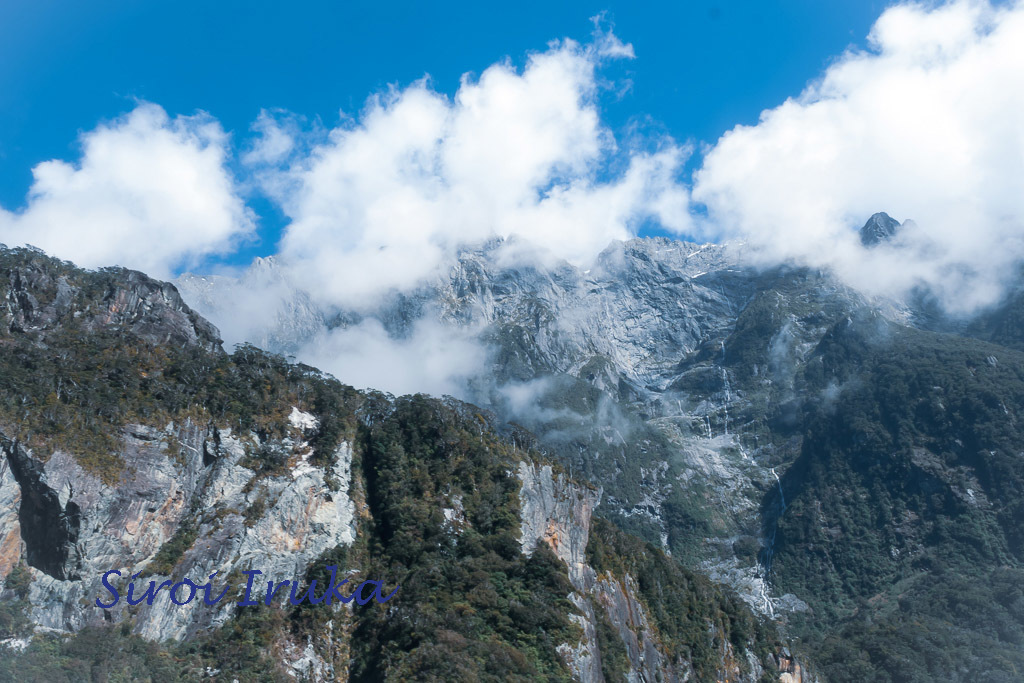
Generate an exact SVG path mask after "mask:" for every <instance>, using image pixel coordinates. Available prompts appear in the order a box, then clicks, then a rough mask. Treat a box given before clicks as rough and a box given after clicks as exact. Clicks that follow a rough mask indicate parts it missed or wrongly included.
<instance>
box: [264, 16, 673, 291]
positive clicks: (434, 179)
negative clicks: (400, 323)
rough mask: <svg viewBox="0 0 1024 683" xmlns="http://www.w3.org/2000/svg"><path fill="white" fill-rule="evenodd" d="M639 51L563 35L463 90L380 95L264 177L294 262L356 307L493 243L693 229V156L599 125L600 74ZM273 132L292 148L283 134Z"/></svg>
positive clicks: (558, 244) (558, 253)
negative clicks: (686, 174)
mask: <svg viewBox="0 0 1024 683" xmlns="http://www.w3.org/2000/svg"><path fill="white" fill-rule="evenodd" d="M631 56H632V47H631V46H629V45H625V44H623V43H622V42H621V41H619V40H618V39H617V38H615V37H614V36H613V35H611V34H608V33H600V32H598V33H597V34H596V35H595V39H594V42H593V43H592V44H590V45H587V46H583V45H580V44H577V43H575V42H573V41H569V40H566V41H563V42H556V43H552V44H551V45H550V47H549V49H548V50H547V51H545V52H543V53H539V54H534V55H532V56H530V57H529V59H528V61H527V64H526V65H525V67H524V68H523V69H522V70H517V69H516V68H515V67H513V66H512V65H511V64H510V63H508V62H502V63H498V64H495V65H493V66H491V67H490V68H488V69H486V70H485V71H484V72H483V73H482V74H481V75H480V77H479V78H478V79H476V80H473V79H471V78H470V77H469V76H465V77H463V79H462V82H461V85H460V87H459V89H458V92H457V93H456V94H455V96H454V98H453V99H448V98H446V97H445V96H443V95H441V94H439V93H437V92H436V91H434V90H433V89H432V88H431V87H430V85H429V83H428V82H427V81H426V80H424V81H420V82H418V83H415V84H413V85H412V86H410V87H408V88H406V89H404V90H398V89H393V90H391V91H390V92H388V93H386V94H384V95H380V96H378V97H375V98H371V100H370V101H369V102H368V104H367V107H366V110H365V111H364V112H363V114H362V115H361V116H360V117H359V119H358V120H349V121H347V122H346V123H345V124H344V125H342V126H340V127H338V128H336V129H334V130H332V131H330V133H329V138H328V139H327V141H325V142H323V143H322V144H319V145H316V146H314V147H312V149H311V151H310V152H309V153H308V154H299V155H297V157H296V158H295V159H294V160H293V163H292V164H291V166H290V167H289V168H288V169H287V170H285V171H282V172H275V171H269V172H268V171H266V170H262V171H257V172H258V173H260V175H261V177H262V178H263V179H264V184H265V187H266V188H267V189H268V191H269V192H271V193H272V194H273V195H275V196H276V197H277V198H278V200H279V201H280V202H281V204H282V206H283V207H284V209H285V211H286V213H287V214H288V216H289V217H290V218H291V224H290V225H289V226H288V228H287V232H286V234H285V236H284V239H283V241H282V249H281V253H280V256H281V259H282V261H283V262H284V263H285V264H286V265H290V266H291V267H292V268H293V270H294V272H295V275H296V277H297V278H298V279H299V280H300V282H301V283H302V284H304V285H305V287H306V288H307V289H308V290H309V291H311V292H315V293H316V295H317V296H318V297H320V298H321V300H322V302H324V303H327V304H332V305H344V306H349V307H352V306H356V307H359V306H371V305H372V304H373V301H374V299H375V297H377V296H378V295H380V294H382V293H384V292H386V291H387V290H389V289H392V288H395V289H408V288H410V287H412V286H414V285H415V284H416V283H418V282H420V281H421V280H422V279H423V278H425V277H427V276H429V275H431V274H433V273H434V272H436V269H437V268H438V267H439V266H440V265H441V264H442V263H444V262H445V261H446V259H448V258H450V257H451V256H452V254H453V253H454V250H455V248H456V247H457V246H459V245H460V244H467V243H477V242H481V241H484V240H486V239H489V238H491V237H494V236H501V237H509V236H512V235H515V236H518V237H520V238H522V239H524V240H526V241H528V242H530V243H532V244H534V245H536V246H537V247H539V248H540V249H541V250H544V251H547V252H549V253H550V254H551V255H552V256H555V257H559V258H565V259H568V260H569V261H572V262H575V263H578V264H579V263H584V262H587V261H589V260H590V259H592V258H593V257H594V256H596V254H597V253H599V252H600V251H601V250H602V249H604V248H605V247H606V246H607V245H608V243H609V242H610V241H611V240H613V239H625V238H628V237H631V236H632V235H633V234H635V230H636V226H637V225H638V224H639V223H640V222H641V221H643V220H645V219H648V218H652V217H653V218H655V219H657V220H659V221H661V222H662V223H663V224H664V225H665V226H666V227H668V228H669V229H672V230H676V231H679V232H682V231H686V230H688V229H689V228H690V218H689V214H688V212H687V204H688V196H687V192H686V189H685V188H684V187H683V186H682V185H680V184H679V183H678V181H677V179H676V174H677V173H678V171H679V168H680V166H681V164H682V163H683V162H684V161H685V157H686V155H687V153H688V150H686V149H683V148H681V147H679V146H678V145H676V144H675V143H673V142H672V141H671V140H661V141H658V143H657V144H656V145H655V146H656V147H657V148H658V151H654V152H647V151H640V150H632V149H625V150H624V149H620V148H619V147H618V146H617V144H616V141H615V139H614V138H613V136H612V134H611V133H610V131H609V130H608V129H607V128H605V127H604V126H602V124H601V121H600V116H599V113H598V110H597V106H596V97H597V93H598V90H599V85H598V83H597V80H596V78H595V69H596V67H597V65H598V64H599V63H600V62H601V60H603V59H607V58H628V57H631ZM264 134H265V136H266V140H267V142H266V144H265V145H264V146H265V147H272V148H275V149H276V148H278V147H280V145H278V144H277V143H276V142H275V140H277V139H278V135H279V131H278V129H276V128H274V127H272V126H268V127H267V128H266V129H265V130H264ZM257 149H263V146H261V147H258V148H257ZM613 166H614V167H615V168H621V169H623V170H621V171H617V172H613V171H612V170H611V169H612V168H613Z"/></svg>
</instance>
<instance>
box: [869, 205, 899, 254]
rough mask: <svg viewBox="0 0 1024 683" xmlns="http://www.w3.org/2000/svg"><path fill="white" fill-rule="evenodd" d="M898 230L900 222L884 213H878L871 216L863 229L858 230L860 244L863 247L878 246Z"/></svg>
mask: <svg viewBox="0 0 1024 683" xmlns="http://www.w3.org/2000/svg"><path fill="white" fill-rule="evenodd" d="M899 229H900V222H899V221H898V220H896V219H895V218H893V217H892V216H890V215H889V214H887V213H885V212H884V211H879V212H878V213H876V214H874V215H873V216H871V218H869V219H868V222H867V223H865V224H864V227H862V228H861V229H860V243H861V244H863V245H864V246H865V247H871V246H874V245H876V244H880V243H881V242H884V241H885V240H887V239H889V238H890V237H892V236H893V235H895V234H896V231H897V230H899Z"/></svg>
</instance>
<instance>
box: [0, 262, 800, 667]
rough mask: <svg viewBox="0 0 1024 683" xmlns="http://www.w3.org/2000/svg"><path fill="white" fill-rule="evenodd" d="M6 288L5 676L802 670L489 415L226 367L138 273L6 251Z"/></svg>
mask: <svg viewBox="0 0 1024 683" xmlns="http://www.w3.org/2000/svg"><path fill="white" fill-rule="evenodd" d="M0 293H2V300H3V302H4V304H3V307H2V309H0V311H2V313H0V314H2V316H3V320H2V324H0V376H2V377H3V378H4V381H3V382H2V383H0V450H2V459H0V501H2V505H0V576H2V577H3V584H2V589H0V639H2V644H0V647H2V648H4V653H3V656H2V657H0V680H19V681H23V680H33V681H62V680H68V681H71V680H83V679H97V680H110V679H117V680H142V679H145V680H179V679H187V680H193V679H195V678H200V677H204V678H205V677H208V678H211V679H214V680H291V679H294V678H296V677H298V678H305V679H310V680H334V679H351V680H366V681H370V680H385V679H386V680H392V679H394V680H406V679H410V678H418V679H426V680H437V679H451V678H453V677H457V678H460V679H474V680H475V679H480V680H537V679H556V680H568V679H577V680H584V681H597V680H619V679H623V678H627V679H629V680H656V679H657V680H728V681H762V680H776V679H778V678H779V676H782V677H783V678H784V679H785V680H789V681H796V680H807V676H806V675H805V674H804V670H803V668H802V667H801V666H800V665H799V664H798V663H797V662H796V661H794V659H793V656H792V655H791V654H790V651H789V649H788V648H787V647H786V645H785V643H784V641H783V640H782V638H781V637H780V636H779V634H778V633H777V631H776V628H775V626H774V625H773V624H772V623H771V622H767V621H764V620H762V619H760V618H758V617H757V616H756V615H755V614H754V613H753V612H752V611H751V610H750V609H749V607H748V606H747V605H746V604H745V603H744V602H743V601H742V600H741V599H739V598H738V597H737V596H736V595H735V594H734V593H733V592H732V591H731V590H730V589H728V588H726V587H723V586H721V585H719V584H716V583H715V582H713V581H711V580H709V578H707V577H706V576H705V575H703V574H701V573H700V572H699V571H695V570H694V569H692V568H688V567H686V566H684V565H683V564H681V563H679V562H677V561H676V560H674V559H672V558H670V557H668V556H667V555H666V554H665V553H664V552H663V551H662V550H661V548H659V547H657V546H655V545H652V544H650V543H647V542H645V541H644V540H642V539H639V538H637V537H635V536H632V535H630V534H628V533H626V532H624V531H623V530H621V529H620V528H619V527H618V526H616V524H614V523H613V521H610V519H608V518H603V517H596V516H595V512H598V513H601V512H602V511H603V510H604V507H605V501H606V499H607V498H606V494H605V493H604V491H603V490H602V488H601V486H600V485H595V484H593V483H588V482H586V481H581V480H578V479H576V478H574V476H571V475H570V473H569V472H567V471H566V469H565V468H564V467H563V466H561V465H559V464H558V463H557V462H552V461H551V459H550V456H546V455H544V454H543V453H541V452H540V451H539V450H537V448H535V447H534V444H536V443H537V440H536V438H535V437H534V436H532V435H531V434H529V433H528V432H526V431H525V430H524V429H523V428H522V427H521V426H518V425H512V424H508V423H507V422H505V421H504V420H502V419H501V418H499V417H498V416H497V415H496V414H494V413H493V412H491V411H488V410H486V409H482V408H477V407H475V406H473V405H471V404H468V403H463V402H460V401H456V400H454V399H443V400H441V399H434V398H428V397H426V396H422V395H417V396H408V397H403V398H397V399H396V398H393V397H391V396H389V395H385V394H381V393H379V392H374V391H356V390H354V389H352V388H351V387H348V386H345V385H343V384H341V383H340V382H338V381H337V380H335V379H333V378H332V377H330V376H327V375H325V374H324V373H322V372H320V371H318V370H316V369H314V368H312V367H309V366H305V365H301V364H294V363H291V362H288V361H287V360H285V359H284V358H282V357H281V356H277V355H274V354H271V353H268V352H265V351H262V350H260V349H258V348H256V347H254V346H251V345H242V346H240V347H238V348H237V349H236V350H235V351H234V352H233V353H231V354H228V353H226V352H225V351H224V350H223V349H222V347H221V344H220V339H219V332H218V330H217V329H216V328H215V327H214V326H213V325H211V324H210V323H209V322H207V321H206V320H205V319H203V318H202V317H200V316H199V315H197V314H196V313H195V312H193V311H192V310H191V309H190V308H189V307H188V306H187V305H185V303H184V302H183V300H182V298H181V297H180V296H179V295H178V292H177V290H176V289H175V287H173V286H171V285H169V284H166V283H161V282H157V281H155V280H152V279H150V278H148V277H146V276H145V275H143V274H141V273H137V272H133V271H128V270H124V269H120V268H109V269H102V270H99V271H84V270H81V269H78V268H76V267H74V266H73V265H72V264H70V263H67V262H61V261H58V260H56V259H52V258H49V257H47V256H45V255H44V254H42V253H40V252H38V251H35V250H31V249H15V250H9V249H2V250H0ZM644 425H645V423H643V422H640V423H638V426H640V427H642V428H645V429H646V428H647V427H645V426H644ZM654 433H655V432H654V431H653V430H652V431H651V434H654ZM652 443H653V442H652ZM668 447H669V446H668V441H667V440H666V441H664V443H662V442H659V444H658V445H657V448H668ZM642 448H646V446H643V447H642ZM650 448H652V449H654V448H655V446H654V445H651V446H650ZM657 452H661V451H657ZM630 467H633V465H630ZM613 509H616V507H615V506H613ZM618 516H619V517H622V518H626V517H623V515H622V514H621V513H620V514H619V515H618ZM609 517H614V515H610V516H609ZM253 570H259V571H260V572H262V574H258V575H257V574H254V573H253ZM113 571H118V572H120V575H119V578H113V579H111V580H113V582H114V583H113V584H108V583H104V582H105V581H106V580H107V579H110V578H111V574H110V572H113ZM342 576H344V577H345V578H347V579H350V580H351V583H350V585H355V584H356V582H357V581H358V582H364V581H367V580H369V581H378V582H380V583H379V584H370V585H376V587H377V588H378V589H380V590H381V592H380V593H377V594H376V597H377V599H375V600H369V601H368V602H367V603H366V604H357V603H356V602H348V603H347V604H338V602H337V601H335V602H333V603H329V604H324V603H321V604H318V605H312V604H310V603H309V602H304V603H303V602H302V600H301V597H302V596H303V595H306V593H301V592H300V593H299V596H300V600H299V602H300V603H302V604H298V605H295V604H293V603H291V602H290V601H289V602H286V601H285V598H284V597H283V594H280V595H281V596H282V597H278V598H277V600H278V601H277V602H274V603H273V604H272V605H269V606H268V605H264V604H255V605H238V604H237V603H238V602H246V599H245V596H246V595H247V592H246V582H247V581H251V582H252V594H253V595H255V596H258V597H257V602H258V601H260V598H262V597H263V596H266V595H269V596H270V597H268V598H267V599H268V600H272V599H273V597H274V596H275V595H279V594H277V593H274V592H269V593H268V590H267V589H268V588H269V585H268V584H267V583H265V582H266V581H268V580H273V581H275V582H279V581H282V580H286V581H290V582H293V583H294V585H293V586H292V591H293V593H292V596H293V597H294V591H295V588H296V587H298V586H301V587H302V588H301V590H307V589H308V593H309V594H312V595H313V596H314V597H316V596H317V594H319V595H320V598H321V599H323V598H324V597H325V596H327V595H328V594H329V592H328V591H327V590H326V587H327V586H331V585H334V584H335V583H336V582H337V581H338V580H340V579H341V577H342ZM185 579H189V580H190V581H192V582H193V583H195V584H200V588H201V587H202V585H206V586H207V587H208V588H207V590H206V594H205V599H206V600H208V599H209V598H210V595H211V590H210V589H212V593H213V594H216V593H218V592H219V589H220V588H221V587H224V588H226V589H228V592H227V593H226V595H227V598H226V602H224V603H221V604H219V605H213V606H209V605H207V604H203V603H201V602H199V601H198V600H199V599H198V598H196V599H195V600H192V601H186V604H178V602H177V601H178V600H179V599H180V598H182V597H183V595H182V594H183V593H185V590H181V589H188V587H189V584H188V583H186V582H185ZM313 581H316V582H317V585H318V586H320V588H314V587H313V586H312V585H311V584H312V582H313ZM129 583H131V584H132V586H133V588H134V589H136V590H135V593H134V594H135V595H136V596H138V593H139V592H143V591H146V588H147V587H148V588H149V590H150V591H152V590H154V588H155V589H156V590H157V592H156V594H155V596H154V595H153V593H150V592H145V593H144V595H149V596H151V597H153V599H152V600H140V601H138V604H132V605H129V604H128V602H127V596H126V594H125V589H126V588H127V584H129ZM163 585H167V586H168V587H169V589H170V590H169V591H164V592H163V593H161V592H159V588H156V587H157V586H161V587H162V586H163ZM111 586H112V587H113V589H114V590H111ZM321 589H325V590H324V592H323V593H321ZM115 591H118V593H117V594H116V596H115V594H114V592H115ZM391 591H394V592H393V594H392V593H391ZM199 592H200V593H202V590H200V591H199ZM342 592H343V593H347V592H348V591H347V590H344V591H342ZM384 594H388V598H387V599H385V600H383V601H382V600H381V599H380V598H381V597H384ZM176 596H177V597H176ZM115 597H116V598H117V599H116V600H115V599H114V598H115ZM371 597H372V596H371ZM101 600H102V601H107V604H108V605H110V606H109V607H104V605H101V604H98V603H99V602H100V601H101ZM172 600H174V601H175V602H172ZM214 602H216V600H215V601H214Z"/></svg>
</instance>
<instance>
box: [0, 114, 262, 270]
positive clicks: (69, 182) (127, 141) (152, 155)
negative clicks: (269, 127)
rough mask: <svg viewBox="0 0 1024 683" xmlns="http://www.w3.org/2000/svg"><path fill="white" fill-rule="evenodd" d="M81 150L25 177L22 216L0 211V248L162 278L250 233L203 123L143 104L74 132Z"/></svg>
mask: <svg viewBox="0 0 1024 683" xmlns="http://www.w3.org/2000/svg"><path fill="white" fill-rule="evenodd" d="M81 145H82V155H81V159H80V160H79V161H78V163H77V164H70V163H67V162H64V161H57V160H54V161H47V162H44V163H41V164H39V165H38V166H36V167H35V168H34V169H33V171H32V172H33V177H34V181H33V183H32V187H31V189H30V191H29V196H28V200H27V205H26V207H25V208H24V210H22V211H19V212H16V213H15V212H10V211H5V210H3V209H0V241H2V242H5V243H7V244H9V245H12V246H14V245H20V244H26V243H28V244H32V245H35V246H37V247H40V248H41V249H44V250H45V251H47V252H49V253H51V254H55V255H57V256H60V257H63V258H66V259H70V260H73V261H75V262H76V263H77V264H79V265H81V266H86V267H99V266H107V265H115V264H118V265H125V266H129V267H132V268H137V269H140V270H144V271H146V272H147V273H149V274H151V275H154V276H156V277H169V276H170V275H172V274H173V273H174V272H175V271H176V270H178V269H179V268H181V267H183V266H195V265H196V264H197V263H199V262H200V261H201V260H202V259H203V258H204V257H206V256H208V255H211V254H218V253H225V252H229V251H231V250H232V248H233V247H234V246H235V244H236V243H237V241H238V240H239V239H240V238H243V237H245V236H246V235H248V234H249V233H250V231H251V229H252V218H251V216H250V213H249V211H248V210H247V209H246V207H245V205H244V203H243V201H242V200H241V199H240V198H239V197H238V196H237V194H236V192H235V187H234V181H233V179H232V176H231V175H230V174H229V173H228V172H227V171H226V170H225V168H224V161H225V155H226V151H225V150H226V145H227V139H226V136H225V134H224V132H223V131H222V130H221V127H220V126H219V124H217V123H216V122H215V121H213V120H212V119H211V118H209V117H208V116H205V115H197V116H191V117H177V118H174V119H171V118H169V117H168V116H167V114H166V113H165V112H164V110H163V109H161V108H160V107H158V106H156V105H153V104H145V103H144V104H140V105H139V106H137V107H136V108H135V110H133V111H132V112H131V113H129V114H127V115H126V116H124V117H121V118H119V119H116V120H114V121H112V122H110V123H108V124H105V125H101V126H99V127H97V128H96V129H95V130H92V131H90V132H88V133H85V134H83V135H82V137H81Z"/></svg>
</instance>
